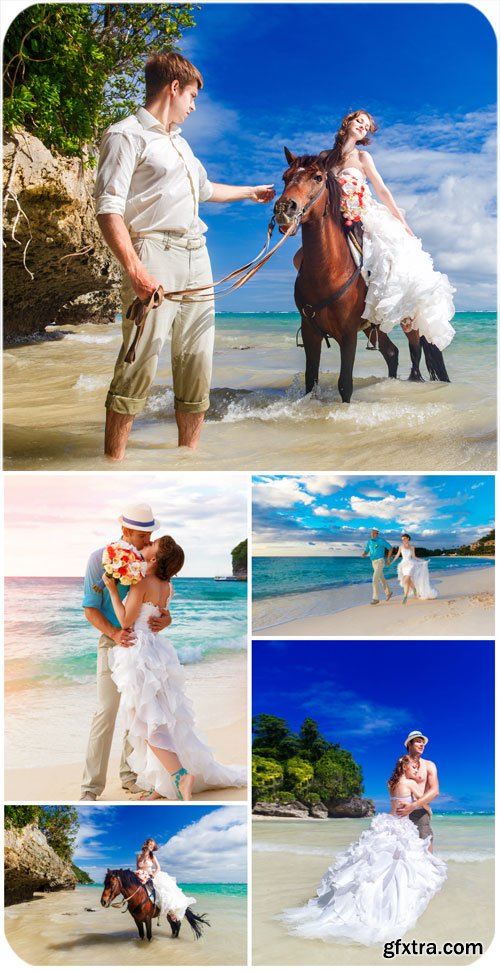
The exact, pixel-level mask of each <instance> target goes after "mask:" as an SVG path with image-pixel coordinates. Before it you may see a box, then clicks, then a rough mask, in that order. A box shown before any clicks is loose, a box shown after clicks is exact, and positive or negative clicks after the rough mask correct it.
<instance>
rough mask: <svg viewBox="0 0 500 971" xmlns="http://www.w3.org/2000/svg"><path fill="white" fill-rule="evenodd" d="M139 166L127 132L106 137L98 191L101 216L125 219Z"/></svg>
mask: <svg viewBox="0 0 500 971" xmlns="http://www.w3.org/2000/svg"><path fill="white" fill-rule="evenodd" d="M136 164H137V151H136V145H135V142H134V139H132V138H131V137H130V136H129V135H128V134H126V133H125V132H109V133H108V134H105V135H104V137H103V140H102V142H101V146H100V150H99V165H98V168H97V176H96V182H95V189H94V197H95V206H96V215H97V216H100V215H102V214H104V213H108V212H116V213H118V215H120V216H123V214H124V212H125V205H126V202H127V196H128V194H129V190H130V183H131V181H132V176H133V174H134V171H135V167H136Z"/></svg>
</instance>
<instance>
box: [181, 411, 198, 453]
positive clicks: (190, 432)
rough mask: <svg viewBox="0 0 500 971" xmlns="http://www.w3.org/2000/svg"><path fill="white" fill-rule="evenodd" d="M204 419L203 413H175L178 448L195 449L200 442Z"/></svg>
mask: <svg viewBox="0 0 500 971" xmlns="http://www.w3.org/2000/svg"><path fill="white" fill-rule="evenodd" d="M204 419H205V412H204V411H199V412H194V413H192V412H190V411H176V412H175V420H176V422H177V430H178V442H177V444H178V445H179V447H181V446H185V447H186V448H193V449H194V448H196V446H197V445H198V442H199V440H200V435H201V426H202V425H203V421H204Z"/></svg>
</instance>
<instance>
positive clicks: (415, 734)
mask: <svg viewBox="0 0 500 971" xmlns="http://www.w3.org/2000/svg"><path fill="white" fill-rule="evenodd" d="M416 738H423V740H424V745H427V742H428V741H429V739H428V738H427V735H424V733H423V732H410V734H409V735H408V738H407V739H406V742H405V748H408V746H409V744H410V742H413V741H414V740H415V739H416Z"/></svg>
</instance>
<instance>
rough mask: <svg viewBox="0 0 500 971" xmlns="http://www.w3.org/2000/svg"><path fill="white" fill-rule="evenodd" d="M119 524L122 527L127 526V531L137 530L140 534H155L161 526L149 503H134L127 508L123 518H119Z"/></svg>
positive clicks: (122, 515) (124, 510)
mask: <svg viewBox="0 0 500 971" xmlns="http://www.w3.org/2000/svg"><path fill="white" fill-rule="evenodd" d="M118 522H119V523H120V526H125V527H126V529H137V530H138V531H139V532H140V533H153V532H154V531H155V529H159V528H160V526H161V523H160V522H158V520H157V519H155V517H154V516H153V510H152V509H151V506H148V504H147V502H132V503H130V504H129V505H128V506H125V508H124V509H123V512H122V514H121V516H119V517H118Z"/></svg>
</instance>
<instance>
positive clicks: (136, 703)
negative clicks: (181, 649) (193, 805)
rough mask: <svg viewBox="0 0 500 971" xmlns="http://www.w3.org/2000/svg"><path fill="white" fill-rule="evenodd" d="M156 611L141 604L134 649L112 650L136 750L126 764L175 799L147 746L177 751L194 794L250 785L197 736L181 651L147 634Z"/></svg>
mask: <svg viewBox="0 0 500 971" xmlns="http://www.w3.org/2000/svg"><path fill="white" fill-rule="evenodd" d="M155 613H157V608H156V607H155V606H154V605H153V604H148V603H145V604H143V605H142V608H141V612H140V614H139V617H138V618H137V620H136V622H135V624H134V633H135V635H136V640H135V643H134V645H133V647H131V648H123V647H119V646H118V645H117V646H116V647H113V648H110V649H109V652H108V658H109V665H110V668H111V677H112V678H113V681H114V682H115V684H116V686H117V688H118V690H119V692H120V694H121V704H122V706H123V708H124V709H125V713H126V724H127V728H128V740H129V742H130V745H131V746H132V750H133V751H132V752H131V754H130V756H129V757H128V763H129V765H130V768H131V769H132V771H133V772H135V773H136V774H137V785H138V786H140V787H141V788H143V789H151V788H154V789H155V790H156V791H157V792H159V793H160V794H161V795H162V796H165V797H166V798H168V799H177V793H176V790H175V787H174V784H173V781H172V779H171V778H170V775H169V774H168V772H167V771H166V770H165V769H164V768H163V766H162V765H161V763H160V762H159V760H158V759H157V757H156V755H155V754H154V753H153V752H152V751H151V749H150V748H149V745H148V744H147V742H149V743H150V744H151V745H154V746H155V747H156V748H161V749H166V750H167V751H169V752H175V754H176V755H177V757H178V758H179V761H180V763H181V765H183V766H184V767H185V768H186V769H187V771H188V772H190V773H191V775H193V776H194V777H195V782H194V786H193V791H194V792H202V791H203V790H204V789H222V788H226V787H228V786H235V787H240V786H244V785H246V769H245V767H244V766H236V765H228V766H226V765H221V764H220V763H219V762H217V761H216V760H215V758H214V756H213V753H212V750H211V749H210V748H209V747H208V745H206V743H205V742H204V741H203V740H202V739H201V738H200V736H199V734H198V733H197V731H196V728H195V721H194V714H193V709H192V706H191V703H190V701H189V699H188V697H187V695H186V691H185V677H184V670H183V667H182V665H181V663H180V661H179V658H178V657H177V652H176V650H175V648H174V646H173V644H172V642H171V641H170V640H169V638H168V637H164V636H159V635H158V634H153V633H152V632H151V631H150V630H149V627H148V620H149V618H150V617H151V616H152V615H153V614H155Z"/></svg>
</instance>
